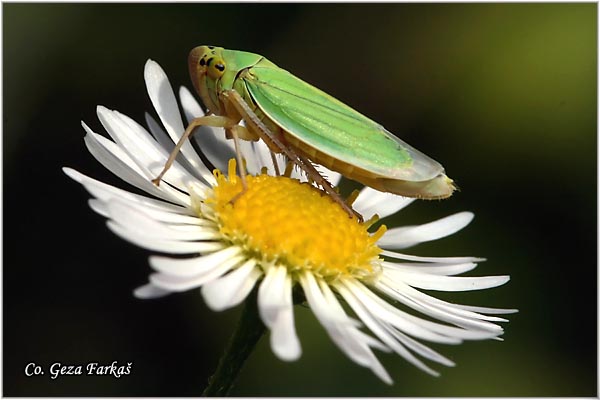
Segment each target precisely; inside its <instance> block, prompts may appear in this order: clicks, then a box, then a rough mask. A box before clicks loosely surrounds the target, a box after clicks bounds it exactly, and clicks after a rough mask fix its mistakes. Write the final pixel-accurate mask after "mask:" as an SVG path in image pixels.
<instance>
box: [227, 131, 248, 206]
mask: <svg viewBox="0 0 600 400" xmlns="http://www.w3.org/2000/svg"><path fill="white" fill-rule="evenodd" d="M244 130H246V128H244V127H243V126H239V125H235V126H233V127H231V129H228V130H227V131H228V132H229V133H230V134H231V138H232V139H233V145H234V146H235V158H237V162H238V168H239V169H240V178H241V180H242V188H243V189H242V193H244V192H245V191H246V189H248V185H247V184H246V168H245V167H244V160H243V159H242V152H241V150H240V131H244ZM240 194H241V193H240ZM238 196H239V194H238ZM236 197H237V196H236Z"/></svg>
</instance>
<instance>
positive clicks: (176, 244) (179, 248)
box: [106, 221, 224, 254]
mask: <svg viewBox="0 0 600 400" xmlns="http://www.w3.org/2000/svg"><path fill="white" fill-rule="evenodd" d="M106 225H107V226H108V228H109V229H110V230H111V231H113V232H114V233H115V234H116V235H118V236H120V237H122V238H123V239H125V240H127V241H129V242H131V243H133V244H135V245H137V246H140V247H142V248H144V249H148V250H153V251H158V252H161V253H167V254H192V253H205V252H213V251H217V250H220V249H222V248H223V247H224V244H223V242H221V241H216V242H182V241H180V240H168V239H159V238H151V237H147V236H140V235H138V234H136V233H133V232H131V231H129V230H127V229H125V228H124V227H123V226H121V225H119V224H117V223H115V222H114V221H107V222H106Z"/></svg>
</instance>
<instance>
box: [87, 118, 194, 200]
mask: <svg viewBox="0 0 600 400" xmlns="http://www.w3.org/2000/svg"><path fill="white" fill-rule="evenodd" d="M82 125H83V128H84V129H85V130H86V132H87V135H86V136H85V138H84V141H85V144H86V147H87V148H88V150H89V151H90V153H91V154H92V155H93V156H94V158H95V159H96V160H98V161H99V162H100V163H101V164H102V165H103V166H104V167H105V168H106V169H108V170H109V171H111V172H112V173H113V174H115V175H116V176H118V177H119V178H121V179H123V180H124V181H125V182H127V183H129V184H130V185H133V186H135V187H137V188H139V189H141V190H143V191H145V192H147V193H150V194H152V195H153V196H156V197H158V198H161V199H164V200H168V201H172V202H175V203H178V204H186V200H187V201H188V202H189V199H186V198H185V197H184V194H183V193H181V192H180V191H175V190H174V189H173V188H171V187H170V186H168V185H167V186H163V187H161V188H157V187H156V186H155V185H153V184H152V182H151V181H150V179H148V178H147V176H146V175H145V173H144V172H143V171H142V170H141V169H140V167H139V166H138V165H137V164H136V163H135V162H134V161H133V160H131V158H130V157H129V155H128V154H127V153H125V152H123V150H122V149H121V148H120V147H119V146H118V145H117V144H116V143H114V142H111V141H110V140H108V139H106V138H104V137H102V136H100V135H98V134H96V133H94V132H93V131H92V130H91V129H89V127H88V126H87V125H85V124H82Z"/></svg>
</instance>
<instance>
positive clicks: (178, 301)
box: [2, 3, 597, 397]
mask: <svg viewBox="0 0 600 400" xmlns="http://www.w3.org/2000/svg"><path fill="white" fill-rule="evenodd" d="M2 9H3V56H4V57H3V60H4V63H3V95H4V96H3V99H4V102H3V103H4V109H3V111H4V113H3V116H4V118H3V172H4V173H3V179H4V180H3V183H4V185H3V189H4V191H3V194H4V210H3V211H4V213H3V214H4V226H3V228H4V235H3V249H4V259H3V261H4V268H3V283H4V287H3V289H4V297H3V301H4V304H3V305H4V309H3V311H4V314H3V316H4V320H3V322H4V325H3V330H4V331H3V340H4V342H3V374H4V375H3V385H4V387H3V395H4V396H198V395H199V394H200V393H201V392H202V390H203V388H204V386H205V384H206V382H207V379H208V377H209V376H210V375H211V373H212V371H213V370H214V368H215V366H216V364H217V361H218V359H219V356H220V354H221V351H222V350H223V348H224V345H225V343H226V342H227V340H228V338H229V336H230V334H231V333H232V332H233V329H234V327H235V324H236V321H237V317H238V315H239V311H240V310H239V308H238V309H234V310H230V311H227V312H223V313H214V312H211V311H210V310H208V309H207V307H206V306H205V305H204V303H203V300H202V298H201V296H200V294H199V293H198V291H191V292H187V293H183V294H178V295H172V296H170V297H167V298H164V299H160V300H154V301H140V300H136V299H134V298H133V296H132V290H133V289H134V288H135V287H137V286H139V285H140V284H143V283H145V282H146V279H147V275H148V274H149V272H150V268H149V267H148V264H147V257H148V255H149V254H148V252H147V251H144V250H141V249H138V248H136V247H134V246H133V245H130V244H129V243H126V242H125V241H123V240H121V239H119V238H117V237H116V236H115V235H113V234H112V233H110V232H109V231H108V229H107V228H106V227H105V225H104V220H103V218H101V217H100V216H98V215H96V214H95V213H93V212H92V211H91V210H90V209H89V208H88V206H87V204H86V202H87V199H88V198H89V197H90V196H89V195H88V194H87V193H86V192H85V191H84V190H83V188H82V187H80V185H78V184H76V183H75V182H73V181H71V180H70V179H68V178H67V177H66V176H65V175H64V174H63V173H62V171H61V167H62V166H70V167H73V168H76V169H77V170H79V171H81V172H83V173H85V174H88V175H90V176H92V177H95V178H96V179H99V180H103V181H105V182H108V183H112V184H115V185H119V186H120V187H123V188H126V185H125V184H123V183H122V182H121V181H120V180H119V179H118V178H116V177H114V176H111V175H110V173H109V172H107V171H106V170H104V169H103V167H102V166H101V165H100V164H99V163H97V162H96V161H95V160H94V159H93V157H92V156H91V155H90V154H88V152H87V150H86V149H85V146H84V143H83V136H84V131H83V129H82V128H81V126H80V121H81V120H83V121H85V122H86V123H87V124H89V125H90V126H91V127H92V129H94V130H95V131H97V132H103V130H102V127H101V125H100V123H99V122H98V121H97V118H96V115H95V108H96V105H98V104H101V105H104V106H107V107H109V108H112V109H117V110H119V111H121V112H123V113H125V114H128V115H130V116H132V117H133V118H134V119H136V120H138V121H143V115H144V111H146V110H148V111H151V110H152V109H151V104H150V102H149V100H148V99H147V95H146V91H145V86H144V80H143V67H144V63H145V62H146V60H147V59H148V58H152V59H154V60H156V61H157V62H158V63H159V64H160V65H161V66H162V67H163V68H164V69H165V71H166V72H167V74H168V75H169V78H170V80H171V82H172V84H173V86H174V87H179V86H181V85H186V86H188V87H190V88H191V84H190V82H189V77H188V76H187V65H186V58H187V53H188V51H189V50H190V49H191V48H193V47H195V46H197V45H200V44H212V45H219V46H223V47H227V48H231V49H239V50H247V51H252V52H256V53H260V54H262V55H264V56H266V57H268V58H269V59H270V60H271V61H273V62H275V63H276V64H278V65H279V66H281V67H283V68H285V69H287V70H289V71H291V72H292V73H294V74H295V75H297V76H298V77H300V78H302V79H304V80H306V81H308V82H310V83H312V84H314V85H315V86H317V87H319V88H321V89H323V90H325V91H326V92H329V93H331V94H333V95H334V96H335V97H337V98H339V99H340V100H342V101H344V102H346V103H347V104H349V105H351V106H353V107H354V108H356V109H358V110H360V111H361V112H363V113H364V114H366V115H367V116H369V117H371V118H372V119H374V120H376V121H378V122H380V123H381V124H382V125H384V126H386V127H387V128H388V129H389V130H390V131H392V132H394V133H396V134H397V135H399V136H400V137H402V138H403V139H404V140H405V141H407V142H408V143H410V144H411V145H413V146H414V147H416V148H418V149H420V150H422V151H423V152H425V153H426V154H428V155H430V156H431V157H433V158H434V159H436V160H439V161H440V162H441V163H442V164H443V165H444V166H445V167H446V170H447V172H448V174H449V176H451V177H452V178H454V179H455V180H456V182H457V183H458V185H459V186H460V188H461V191H460V192H457V193H456V194H455V195H454V196H453V197H452V198H450V199H448V200H445V201H439V202H437V201H436V202H417V203H414V204H413V205H412V206H411V207H409V208H408V209H406V210H405V211H403V212H401V213H400V214H398V215H397V216H396V217H395V218H394V219H391V220H388V221H385V222H386V223H387V225H388V226H396V225H399V224H409V225H410V224H418V223H425V222H429V221H432V220H435V219H438V218H440V217H443V216H446V215H449V214H451V213H454V212H458V211H463V210H469V211H473V212H474V213H475V214H476V218H475V220H474V221H473V222H472V223H471V225H470V226H469V227H468V228H466V229H465V230H463V231H461V232H460V233H458V234H456V235H454V236H452V237H449V238H446V239H442V240H439V241H437V242H433V243H428V244H422V245H419V246H417V247H415V248H413V249H410V252H411V253H412V254H417V255H424V256H458V255H474V256H483V257H486V258H487V260H488V261H487V262H485V263H482V264H481V265H480V266H479V267H478V268H477V270H475V272H474V274H475V275H493V274H510V275H511V278H512V279H511V281H510V282H509V283H508V284H507V285H505V286H503V287H500V288H497V289H493V290H488V291H483V292H471V293H461V294H457V295H453V294H450V295H447V296H444V298H445V299H449V300H453V301H457V302H464V303H468V304H473V305H482V306H495V307H507V308H513V307H514V308H518V309H520V312H519V313H518V314H516V315H512V316H510V320H511V321H510V323H508V324H505V328H506V334H505V336H504V338H505V341H504V342H496V341H488V342H468V343H466V344H464V345H460V346H441V345H433V348H435V349H436V350H438V351H439V352H441V353H442V354H444V355H447V356H448V357H449V358H451V359H452V360H454V361H455V362H456V364H457V366H456V367H454V368H445V367H439V368H437V369H438V370H440V372H442V376H441V377H439V378H433V377H430V376H428V375H426V374H424V373H422V372H421V371H419V370H417V369H416V368H414V367H412V366H411V365H409V364H408V363H407V362H405V361H404V360H403V359H402V358H401V357H399V356H393V355H389V354H381V359H382V361H383V363H384V365H385V366H386V367H387V369H388V371H389V372H390V374H391V375H392V377H393V378H394V380H395V382H396V383H395V385H393V386H387V385H385V384H383V383H382V382H380V381H379V380H378V379H377V378H375V377H374V376H373V375H372V374H371V372H369V371H368V370H366V369H363V368H361V367H359V366H357V365H355V364H354V363H353V362H351V361H350V360H348V359H347V358H346V357H345V356H344V355H342V353H341V352H340V351H339V350H338V349H337V348H336V347H335V346H334V345H333V344H332V342H331V341H330V340H329V338H328V336H327V335H326V333H325V331H324V330H323V329H322V328H321V326H320V325H319V324H318V322H316V320H315V318H314V316H313V315H312V313H311V312H310V310H308V309H305V308H302V307H296V308H295V313H296V321H297V323H296V326H297V329H298V332H299V335H300V339H301V342H302V345H303V349H304V353H303V356H302V358H301V359H300V360H299V361H297V362H295V363H284V362H282V361H279V360H278V359H277V358H276V357H275V356H274V355H273V353H272V352H271V350H270V348H269V346H268V340H266V338H263V340H261V342H260V343H259V345H258V347H257V348H256V350H255V352H254V353H253V354H252V355H251V357H250V359H249V360H248V363H247V365H246V367H245V369H244V370H243V371H242V374H241V376H240V379H239V381H238V383H237V385H236V386H235V388H234V390H233V393H232V394H233V395H236V396H429V397H431V396H434V397H438V396H498V397H500V396H544V397H550V396H568V397H573V396H597V339H596V337H597V336H596V335H597V309H596V307H597V306H596V304H597V302H596V298H597V247H596V244H597V237H596V235H597V225H596V222H597V207H596V202H597V176H596V173H597V168H596V165H597V164H596V163H597V131H596V128H597V114H596V113H597V39H596V37H597V36H596V35H597V33H596V32H597V5H596V4H592V3H588V4H576V3H570V4H569V3H567V4H539V3H538V4H369V5H365V4H291V5H290V4H174V5H165V4H146V5H143V4H106V5H97V4H32V5H30V4H15V3H4V4H3V5H2ZM351 188H352V187H351V184H344V186H343V190H344V191H348V190H350V189H351ZM113 360H117V361H119V362H120V363H123V364H124V363H126V362H133V369H132V373H131V375H129V376H124V377H122V378H120V379H114V378H112V377H107V376H100V377H85V376H64V377H61V378H59V379H57V380H51V379H50V378H49V376H48V375H46V376H37V377H29V378H28V377H26V376H25V375H24V369H25V366H26V365H27V364H28V363H29V362H35V363H36V364H38V365H42V366H44V367H45V368H47V367H48V366H49V365H50V364H52V363H53V362H57V361H58V362H61V363H63V364H86V363H88V362H91V361H97V362H100V363H107V364H110V363H111V362H112V361H113ZM436 367H437V366H436Z"/></svg>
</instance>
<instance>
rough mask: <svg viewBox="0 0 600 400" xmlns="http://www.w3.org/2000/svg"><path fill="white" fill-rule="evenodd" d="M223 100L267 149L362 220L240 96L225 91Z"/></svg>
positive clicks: (350, 213)
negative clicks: (228, 103) (298, 169)
mask: <svg viewBox="0 0 600 400" xmlns="http://www.w3.org/2000/svg"><path fill="white" fill-rule="evenodd" d="M223 96H224V98H225V100H227V101H229V102H230V104H231V105H233V106H234V107H235V109H236V110H237V112H238V113H239V114H240V115H241V116H242V118H243V119H244V121H246V124H247V125H249V126H251V127H253V128H254V130H255V131H256V133H257V134H258V135H259V136H260V138H261V139H262V140H263V141H264V142H265V143H266V144H267V145H268V146H269V148H277V149H279V150H280V151H281V152H282V153H283V154H285V155H286V156H287V157H288V158H289V159H290V160H291V161H293V162H294V163H295V164H296V165H298V166H299V167H300V168H301V169H303V170H304V171H306V173H307V174H308V175H309V178H310V179H312V180H313V181H315V182H316V183H317V184H318V185H320V186H321V187H322V188H323V189H324V190H325V191H326V192H327V193H328V194H329V195H330V196H331V197H332V198H333V199H334V200H335V201H336V202H337V203H338V204H339V205H340V206H341V207H342V208H343V209H344V211H346V213H348V215H349V216H350V218H352V217H354V216H357V217H358V218H359V220H362V217H361V216H360V215H357V213H356V212H355V211H354V210H353V209H352V207H350V206H348V204H346V202H345V201H344V200H343V199H342V198H341V197H340V195H339V194H338V193H337V192H336V191H335V189H334V188H333V186H331V184H330V183H329V182H327V180H326V179H325V178H323V177H322V176H321V174H320V173H319V171H317V170H316V169H315V167H314V166H313V165H312V163H311V162H310V161H308V160H307V159H305V158H303V157H301V156H300V155H299V154H297V153H296V152H294V151H293V150H292V149H290V148H289V147H288V146H286V145H285V144H284V143H283V142H282V141H281V140H280V139H279V138H278V137H277V136H276V135H274V134H273V133H272V132H271V131H270V130H269V128H267V127H266V125H265V124H264V123H263V122H262V121H261V120H260V118H258V116H257V115H256V114H255V113H254V111H252V109H251V108H250V107H249V106H248V104H246V102H245V101H244V99H243V98H242V96H240V94H239V93H238V92H236V91H235V90H227V91H225V92H223Z"/></svg>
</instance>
